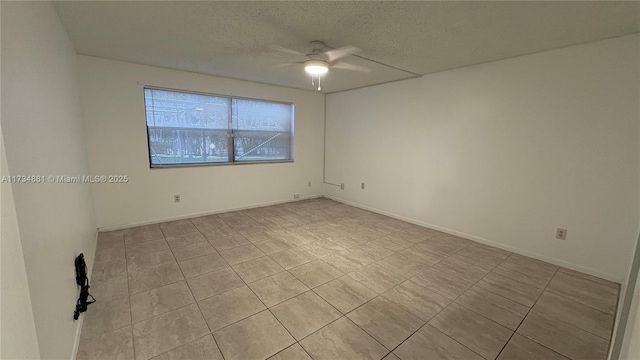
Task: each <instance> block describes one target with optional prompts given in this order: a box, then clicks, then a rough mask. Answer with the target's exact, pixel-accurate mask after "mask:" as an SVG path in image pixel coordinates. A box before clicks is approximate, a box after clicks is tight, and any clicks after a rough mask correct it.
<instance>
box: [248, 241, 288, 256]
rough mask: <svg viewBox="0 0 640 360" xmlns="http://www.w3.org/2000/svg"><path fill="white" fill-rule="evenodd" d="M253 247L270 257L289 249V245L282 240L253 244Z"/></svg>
mask: <svg viewBox="0 0 640 360" xmlns="http://www.w3.org/2000/svg"><path fill="white" fill-rule="evenodd" d="M255 246H256V247H257V248H258V249H260V251H262V252H263V253H265V254H267V255H271V254H274V253H277V252H280V251H284V250H287V249H290V248H291V245H290V244H289V243H287V242H286V241H284V240H282V239H270V240H267V241H263V242H259V243H255Z"/></svg>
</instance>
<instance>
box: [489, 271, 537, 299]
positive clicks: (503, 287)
mask: <svg viewBox="0 0 640 360" xmlns="http://www.w3.org/2000/svg"><path fill="white" fill-rule="evenodd" d="M477 285H478V286H479V287H481V288H483V289H485V290H489V291H491V292H494V293H496V294H498V295H501V296H503V297H506V298H507V299H511V300H513V301H515V302H517V303H520V304H522V305H525V306H527V307H531V306H533V304H534V303H535V302H536V300H537V299H538V297H539V296H540V294H542V290H543V289H542V288H538V287H534V286H531V285H527V284H524V283H522V282H519V281H516V280H513V279H511V278H508V277H505V276H502V275H500V274H497V273H493V272H492V273H489V274H488V275H487V276H485V277H484V278H482V280H480V281H479V282H478V283H477Z"/></svg>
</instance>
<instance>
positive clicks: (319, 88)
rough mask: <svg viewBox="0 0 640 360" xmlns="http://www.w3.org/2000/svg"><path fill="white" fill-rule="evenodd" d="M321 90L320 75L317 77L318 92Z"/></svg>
mask: <svg viewBox="0 0 640 360" xmlns="http://www.w3.org/2000/svg"><path fill="white" fill-rule="evenodd" d="M320 90H322V88H321V87H320V75H318V91H320Z"/></svg>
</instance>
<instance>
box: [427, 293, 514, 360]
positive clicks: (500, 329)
mask: <svg viewBox="0 0 640 360" xmlns="http://www.w3.org/2000/svg"><path fill="white" fill-rule="evenodd" d="M429 325H431V326H433V327H434V328H436V329H438V330H440V331H441V332H442V333H444V334H446V335H448V336H449V337H451V338H452V339H454V340H456V341H457V342H459V343H461V344H462V345H464V346H466V347H468V348H469V349H471V350H473V351H474V352H475V353H477V354H480V355H481V356H483V357H484V358H486V359H495V357H496V356H498V354H499V353H500V350H502V348H503V347H504V345H505V344H506V343H507V341H508V340H509V338H511V334H513V331H511V330H509V329H507V328H505V327H504V326H502V325H499V324H498V323H495V322H493V321H491V320H489V319H487V318H485V317H484V316H481V315H478V314H476V313H475V312H473V311H471V310H467V309H465V308H464V307H462V306H460V305H457V304H455V303H452V304H450V305H449V306H447V307H446V308H445V309H444V310H442V312H440V313H439V314H438V315H436V316H435V317H434V318H433V319H431V321H429Z"/></svg>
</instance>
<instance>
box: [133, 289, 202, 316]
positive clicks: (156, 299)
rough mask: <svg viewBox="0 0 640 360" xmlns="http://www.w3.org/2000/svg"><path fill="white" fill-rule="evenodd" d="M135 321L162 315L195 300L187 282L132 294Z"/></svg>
mask: <svg viewBox="0 0 640 360" xmlns="http://www.w3.org/2000/svg"><path fill="white" fill-rule="evenodd" d="M130 302H131V317H132V320H133V322H134V323H136V322H138V321H141V320H145V319H148V318H150V317H153V316H156V315H161V314H164V313H166V312H169V311H171V310H174V309H177V308H180V307H183V306H186V305H189V304H192V303H193V302H194V299H193V296H192V295H191V291H190V290H189V287H188V286H187V283H186V282H184V280H182V281H178V282H175V283H173V284H169V285H165V286H161V287H159V288H155V289H152V290H149V291H144V292H140V293H137V294H134V295H131V300H130Z"/></svg>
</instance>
